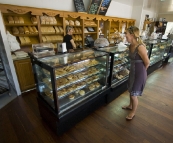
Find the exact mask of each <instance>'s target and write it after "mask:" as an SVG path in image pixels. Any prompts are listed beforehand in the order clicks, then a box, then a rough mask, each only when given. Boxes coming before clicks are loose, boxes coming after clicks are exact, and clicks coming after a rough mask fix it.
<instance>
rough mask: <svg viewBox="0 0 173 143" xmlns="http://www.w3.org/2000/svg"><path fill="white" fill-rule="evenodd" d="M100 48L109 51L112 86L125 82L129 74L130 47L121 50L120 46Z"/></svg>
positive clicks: (110, 81)
mask: <svg viewBox="0 0 173 143" xmlns="http://www.w3.org/2000/svg"><path fill="white" fill-rule="evenodd" d="M98 50H101V51H105V52H108V53H109V55H110V58H111V61H110V78H109V83H110V84H111V86H112V87H116V86H118V85H120V84H121V83H123V82H125V81H126V80H127V79H128V76H129V66H130V64H129V57H128V55H129V49H128V48H126V49H125V50H124V51H119V49H118V47H117V46H115V47H106V48H100V49H98Z"/></svg>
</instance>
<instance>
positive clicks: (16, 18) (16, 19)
mask: <svg viewBox="0 0 173 143" xmlns="http://www.w3.org/2000/svg"><path fill="white" fill-rule="evenodd" d="M13 19H14V23H17V24H18V23H20V21H19V18H18V17H17V16H14V17H13Z"/></svg>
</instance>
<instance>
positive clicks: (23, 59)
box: [0, 0, 173, 142]
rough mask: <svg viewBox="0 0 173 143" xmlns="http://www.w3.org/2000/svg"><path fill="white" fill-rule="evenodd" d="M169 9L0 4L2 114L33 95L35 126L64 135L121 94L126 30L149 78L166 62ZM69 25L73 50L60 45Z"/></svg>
mask: <svg viewBox="0 0 173 143" xmlns="http://www.w3.org/2000/svg"><path fill="white" fill-rule="evenodd" d="M79 3H80V4H79ZM95 3H96V4H95ZM94 5H97V7H96V9H93V7H92V6H94ZM172 5H173V2H172V0H152V1H151V0H103V1H101V0H100V1H99V0H98V1H94V0H71V1H68V2H66V1H63V3H62V1H61V0H56V1H51V2H50V1H48V0H42V2H40V1H34V0H30V1H21V0H13V1H12V0H1V2H0V33H1V36H0V45H1V48H0V51H1V54H0V61H1V66H0V67H1V69H0V75H1V76H0V77H1V80H0V90H1V91H0V92H1V93H0V110H1V109H3V108H5V107H6V106H7V105H8V104H10V102H12V101H14V100H15V99H16V98H19V97H20V98H22V96H26V95H27V96H29V94H30V93H33V92H34V94H35V95H36V97H35V98H34V99H33V100H35V102H36V103H37V106H38V107H37V108H38V109H37V110H38V111H39V116H40V120H43V121H44V123H46V124H47V126H48V128H50V129H51V131H53V132H55V133H56V134H58V135H62V134H64V133H66V132H67V131H68V130H69V129H71V128H73V127H74V126H75V125H76V124H78V123H79V122H80V121H82V120H84V119H85V118H87V116H88V115H90V114H91V113H92V112H94V111H96V110H97V109H98V108H100V107H102V106H103V105H109V104H111V102H113V101H115V100H117V98H118V97H120V96H121V95H122V94H123V93H124V92H126V91H127V80H128V75H129V59H128V46H129V43H127V42H126V39H125V35H124V32H125V30H126V28H128V27H130V26H137V27H139V30H140V36H141V38H142V39H143V41H144V43H145V44H146V48H147V52H148V57H149V59H150V66H149V68H148V70H147V73H148V76H149V75H151V74H152V75H153V74H155V71H157V70H159V69H160V68H162V67H164V66H165V65H169V64H170V63H172V61H173V60H172V59H173V48H172V39H173V36H172V34H173V17H172V14H173V6H172ZM67 25H69V26H72V27H73V35H72V38H73V39H74V42H75V44H76V49H75V50H74V51H73V52H68V51H67V48H66V46H64V44H63V37H64V36H65V34H66V26H67ZM44 123H43V124H44ZM0 140H1V139H0ZM63 142H65V141H63ZM108 142H111V141H108Z"/></svg>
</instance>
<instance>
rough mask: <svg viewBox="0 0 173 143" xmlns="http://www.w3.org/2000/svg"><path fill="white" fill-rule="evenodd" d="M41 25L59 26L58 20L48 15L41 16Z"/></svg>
mask: <svg viewBox="0 0 173 143" xmlns="http://www.w3.org/2000/svg"><path fill="white" fill-rule="evenodd" d="M40 23H41V24H47V25H49V24H57V20H56V18H55V17H53V16H46V15H44V16H40Z"/></svg>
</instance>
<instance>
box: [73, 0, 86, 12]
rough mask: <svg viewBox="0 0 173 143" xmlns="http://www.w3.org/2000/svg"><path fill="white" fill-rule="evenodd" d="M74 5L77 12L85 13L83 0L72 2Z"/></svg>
mask: <svg viewBox="0 0 173 143" xmlns="http://www.w3.org/2000/svg"><path fill="white" fill-rule="evenodd" d="M74 5H75V8H76V11H77V12H86V10H85V7H84V3H83V0H74Z"/></svg>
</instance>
